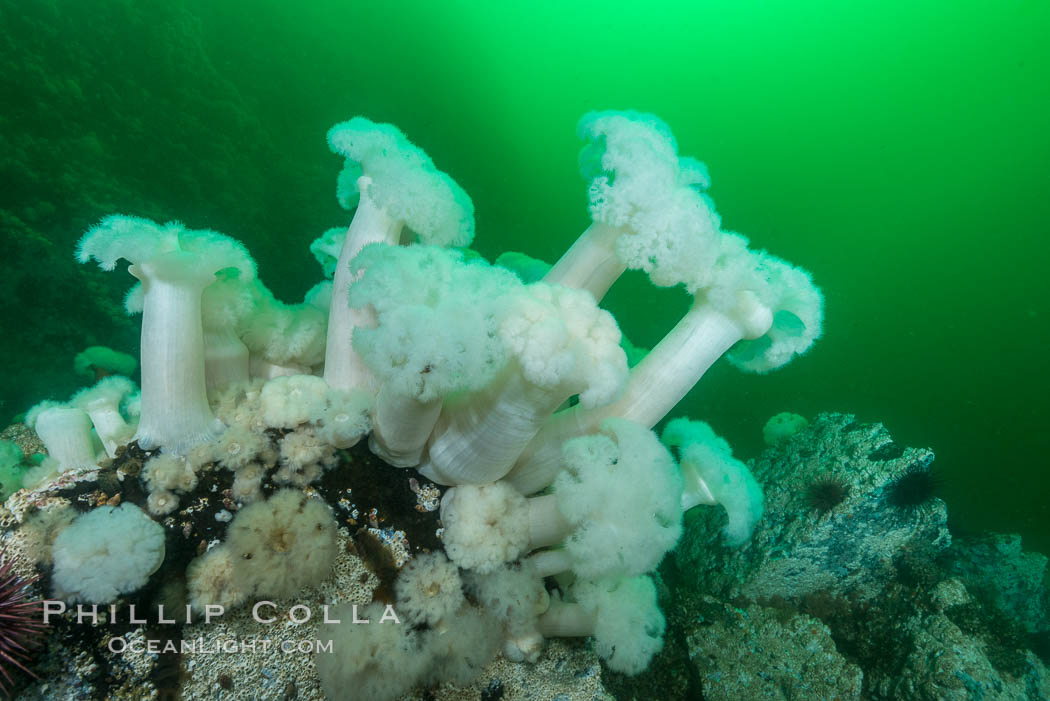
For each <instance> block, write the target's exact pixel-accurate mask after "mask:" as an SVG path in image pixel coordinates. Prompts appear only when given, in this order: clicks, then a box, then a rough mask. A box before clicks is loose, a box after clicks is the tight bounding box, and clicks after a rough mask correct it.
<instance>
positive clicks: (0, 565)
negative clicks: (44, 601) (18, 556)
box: [0, 548, 44, 695]
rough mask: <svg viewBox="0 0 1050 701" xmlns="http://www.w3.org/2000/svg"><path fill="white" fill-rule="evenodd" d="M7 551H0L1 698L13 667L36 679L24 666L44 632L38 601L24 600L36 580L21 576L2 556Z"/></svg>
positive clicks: (13, 669) (8, 683)
mask: <svg viewBox="0 0 1050 701" xmlns="http://www.w3.org/2000/svg"><path fill="white" fill-rule="evenodd" d="M6 551H7V549H6V548H4V549H3V550H0V692H2V693H3V694H4V695H7V694H8V693H9V690H10V685H11V684H13V683H14V678H13V677H12V674H11V673H12V672H14V671H15V669H16V668H17V669H20V670H22V671H23V672H25V673H26V674H28V675H29V676H31V677H33V678H37V676H36V675H35V674H33V672H31V671H30V670H29V668H28V667H27V666H26V665H27V664H28V663H29V655H30V651H31V650H32V649H33V648H34V647H37V646H38V645H39V644H40V642H41V639H42V637H43V633H44V621H43V619H42V616H41V611H42V608H41V602H40V601H39V600H29V599H27V598H26V589H28V587H29V585H30V584H32V583H33V582H35V581H36V580H37V577H32V578H30V579H23V578H22V577H20V576H19V575H18V574H17V573H16V572H15V571H14V570H13V569H12V568H11V561H10V560H9V559H8V558H7V557H5V555H6V554H7V553H6Z"/></svg>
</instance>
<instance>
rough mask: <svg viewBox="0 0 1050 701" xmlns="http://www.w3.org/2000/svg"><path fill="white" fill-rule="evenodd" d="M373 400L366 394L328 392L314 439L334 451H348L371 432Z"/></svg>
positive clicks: (360, 392) (355, 391)
mask: <svg viewBox="0 0 1050 701" xmlns="http://www.w3.org/2000/svg"><path fill="white" fill-rule="evenodd" d="M372 404H373V398H372V395H371V394H369V393H367V392H362V391H357V390H351V391H349V392H346V391H342V390H332V391H331V392H329V394H328V407H327V408H326V409H325V410H324V411H323V412H322V413H321V425H320V428H319V429H318V431H317V435H318V437H319V438H320V439H321V440H323V441H324V442H325V443H328V444H330V445H333V446H335V447H336V448H342V449H346V448H351V447H353V446H354V445H356V444H357V442H358V441H359V440H361V438H362V437H363V436H364V435H365V434H367V433H368V432H369V431H370V430H371V429H372V422H371V419H370V418H369V412H371V410H372Z"/></svg>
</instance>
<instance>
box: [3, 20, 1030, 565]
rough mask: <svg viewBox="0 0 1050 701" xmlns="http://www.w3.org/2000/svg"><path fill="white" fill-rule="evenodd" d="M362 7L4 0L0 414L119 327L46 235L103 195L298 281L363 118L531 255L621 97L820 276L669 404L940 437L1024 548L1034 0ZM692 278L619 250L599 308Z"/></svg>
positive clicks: (273, 277) (715, 416) (979, 511)
mask: <svg viewBox="0 0 1050 701" xmlns="http://www.w3.org/2000/svg"><path fill="white" fill-rule="evenodd" d="M385 6H386V4H383V3H378V4H377V3H368V4H366V3H347V2H334V1H327V2H313V3H310V4H309V7H306V8H303V7H299V6H298V5H296V6H293V4H292V3H287V2H274V1H271V2H252V3H248V2H221V1H220V2H188V3H160V2H141V3H121V2H115V1H110V2H95V1H91V2H78V3H69V2H67V3H54V2H43V1H41V0H33V1H29V2H18V3H15V2H12V1H11V0H6V1H5V2H2V3H0V8H2V10H0V12H2V14H0V20H3V21H2V22H0V26H3V27H6V28H7V29H4V30H2V31H3V37H4V41H3V43H0V50H2V54H0V55H2V56H3V59H4V61H5V63H6V65H7V66H8V67H9V69H8V70H7V71H6V72H5V77H4V78H2V79H0V84H2V85H3V86H4V93H5V95H4V98H3V103H4V105H5V108H4V114H5V116H4V119H3V122H2V123H3V130H2V134H3V139H4V141H3V142H2V143H3V146H4V149H3V151H0V153H2V157H3V159H4V160H3V162H2V170H0V175H2V177H3V181H4V183H5V190H6V191H5V192H4V193H0V211H5V212H7V213H8V215H9V216H5V218H4V219H3V220H0V225H2V226H3V233H4V236H5V238H4V246H5V250H8V251H9V258H8V259H7V261H6V263H5V267H7V268H8V271H7V272H8V274H7V275H6V276H5V281H4V283H3V285H4V287H3V288H2V289H3V292H4V294H5V298H6V300H7V302H8V303H9V306H8V307H7V308H5V309H4V310H3V312H2V313H3V320H4V327H5V339H6V340H5V341H4V345H5V346H7V347H6V348H5V350H4V353H3V359H4V362H5V364H6V366H7V368H8V373H6V375H5V377H4V378H3V380H2V391H0V398H3V399H4V402H5V403H4V405H3V408H4V410H5V413H8V414H14V413H16V412H18V411H21V410H24V408H25V407H26V406H28V405H29V404H32V403H33V402H35V401H36V400H37V399H39V398H41V397H40V396H39V395H40V392H41V391H42V390H45V389H54V390H55V392H56V394H62V393H63V392H67V391H68V390H69V389H71V388H73V387H75V386H76V381H75V378H71V377H69V373H68V372H66V371H65V368H63V367H61V364H62V363H68V360H67V359H68V358H69V357H71V354H72V353H74V352H76V351H77V350H79V349H80V348H81V347H83V346H84V345H87V344H88V343H95V342H98V343H105V342H107V341H110V340H112V339H114V338H116V339H119V341H120V342H121V343H124V344H125V345H126V344H129V343H130V344H133V343H134V338H135V333H134V329H133V327H132V326H131V325H129V324H127V323H125V324H123V325H122V324H121V323H119V322H117V321H113V320H112V319H111V318H110V316H111V315H108V313H103V312H105V310H103V312H100V311H98V309H97V307H98V306H99V305H100V304H101V305H103V306H104V305H110V306H112V305H114V304H116V302H117V301H118V300H119V294H120V292H119V290H120V288H121V287H122V286H126V285H125V284H124V283H125V282H126V281H121V282H120V283H119V284H118V283H115V282H112V281H109V280H108V279H106V278H105V276H104V274H101V273H95V272H93V271H81V270H80V269H77V268H75V266H73V265H72V263H71V262H70V261H69V260H68V259H69V257H70V256H71V251H72V244H73V242H74V241H75V240H76V237H77V236H78V235H79V234H80V233H81V232H82V231H83V229H84V228H85V227H86V226H87V225H89V224H90V223H91V222H92V221H93V220H95V219H97V218H98V217H99V216H101V215H102V214H105V213H107V212H109V211H111V210H113V209H116V210H124V211H127V212H128V213H135V214H143V215H146V216H153V217H155V218H162V219H163V218H176V217H177V218H181V219H183V220H184V221H186V223H187V224H188V225H189V226H192V227H205V226H208V227H214V228H216V229H219V230H221V231H223V232H225V233H228V234H230V235H232V236H235V237H238V238H240V239H242V240H244V241H245V242H246V243H247V244H248V246H249V248H250V249H251V250H252V251H253V253H254V254H255V255H256V257H257V258H258V260H259V264H260V275H261V277H262V278H263V279H264V280H265V281H266V283H267V285H269V286H270V287H271V288H272V289H273V290H274V291H275V292H276V293H277V294H279V295H283V296H284V297H285V298H286V299H289V300H295V299H298V298H300V297H301V295H302V293H303V292H304V291H305V290H306V289H308V288H309V287H310V286H311V285H312V284H313V283H314V282H315V281H316V280H317V279H318V278H319V272H318V269H317V268H316V265H315V264H314V262H313V261H312V259H311V258H310V256H309V253H308V251H307V249H306V246H307V244H308V243H309V242H310V240H312V239H313V238H314V237H315V236H316V235H318V234H319V233H320V232H321V231H323V230H324V229H325V228H328V227H330V226H335V225H339V224H344V223H346V222H347V221H348V216H347V215H346V213H344V212H341V211H340V210H339V209H338V208H337V207H336V205H335V200H334V187H335V186H334V181H335V175H336V173H337V172H338V168H339V166H340V162H339V160H338V159H337V158H335V157H334V156H332V155H331V154H329V153H328V150H327V148H326V146H325V144H324V139H323V136H324V132H325V130H326V129H327V128H328V127H329V126H330V125H331V124H333V123H334V122H336V121H340V120H343V119H346V118H348V117H350V116H352V115H355V114H364V115H366V116H368V117H370V118H372V119H374V120H377V121H390V122H394V123H396V124H397V125H399V126H400V127H401V128H402V129H403V130H404V131H405V133H406V134H408V135H409V137H410V138H412V139H413V140H414V141H415V142H417V143H418V144H419V145H420V146H421V147H423V148H424V149H426V151H427V152H428V153H429V154H430V155H431V156H432V157H433V159H434V161H435V162H436V163H437V164H438V166H439V167H440V168H442V169H443V170H446V171H447V172H448V173H450V174H451V175H452V176H453V177H454V178H455V179H456V180H457V181H458V182H459V183H460V184H461V185H462V186H463V187H464V188H465V189H466V190H467V192H468V193H469V194H470V195H471V196H472V198H473V200H474V204H475V207H476V209H477V226H478V236H477V240H476V244H475V247H476V248H477V249H478V250H479V251H481V252H482V253H483V254H485V255H486V256H488V257H490V258H491V257H494V256H495V255H497V254H498V253H499V252H502V251H504V250H520V251H524V252H526V253H529V254H531V255H534V256H538V257H542V258H546V259H548V260H552V259H554V258H556V257H557V256H558V255H559V253H560V252H561V251H562V250H564V249H565V248H566V247H567V246H568V245H569V244H570V243H571V241H572V240H573V238H574V237H575V236H576V235H577V234H578V233H579V232H580V231H582V230H583V229H584V228H585V226H586V225H587V223H588V219H587V215H586V211H585V207H584V203H585V200H584V183H583V181H582V180H581V179H580V178H579V176H578V174H577V171H576V153H577V150H578V142H577V139H576V137H575V133H574V126H575V123H576V120H577V119H578V117H579V116H580V115H581V114H582V113H583V112H585V111H587V110H590V109H609V108H616V109H625V108H634V109H639V110H645V111H651V112H654V113H656V114H658V115H660V116H661V117H663V119H665V120H666V121H667V122H668V123H669V124H670V125H671V126H672V128H673V129H674V131H675V134H676V136H677V138H678V141H679V145H680V150H681V152H683V153H685V154H689V155H693V156H696V157H698V158H700V159H702V160H704V161H705V162H706V163H707V164H708V166H709V168H710V172H711V175H712V180H713V187H712V189H711V194H712V195H713V197H714V199H715V201H716V203H717V205H718V209H719V211H720V213H721V214H722V217H723V221H724V224H725V226H726V227H727V228H729V229H734V230H738V231H740V232H742V233H745V234H747V235H748V236H750V237H751V239H752V241H753V243H754V244H755V245H756V246H758V247H764V248H768V249H769V250H770V251H772V252H774V253H776V254H777V255H779V256H782V257H784V258H786V259H788V260H790V261H792V262H793V263H795V264H797V265H800V266H802V267H805V268H807V269H809V270H810V271H812V273H813V275H814V278H815V280H816V281H817V283H818V284H819V285H820V286H821V287H822V288H823V291H824V294H825V296H826V300H827V302H826V327H825V336H824V338H823V339H822V340H821V341H819V342H818V344H817V345H816V347H815V348H814V349H813V350H812V351H811V352H810V353H809V354H808V355H807V356H805V357H803V358H801V359H799V360H796V361H795V362H794V363H792V364H791V365H790V366H788V367H787V368H785V369H782V370H781V371H779V372H776V373H774V374H771V375H768V376H760V377H755V376H745V375H742V374H740V373H738V372H736V371H735V370H733V369H732V368H730V367H728V366H726V365H723V364H719V365H718V366H716V367H715V368H714V369H713V370H712V371H711V372H710V373H708V375H707V376H706V377H705V378H704V379H703V380H702V382H701V383H700V384H699V385H698V386H697V387H696V388H695V389H694V391H693V392H692V393H691V394H690V395H689V396H688V398H687V399H686V400H685V402H683V405H682V406H680V407H679V410H678V412H676V413H678V414H683V413H685V414H689V415H691V416H693V417H695V418H701V419H704V420H707V421H709V422H711V423H712V424H713V425H714V427H715V428H716V429H717V430H718V431H719V432H720V433H722V434H724V435H725V436H726V438H728V439H729V440H730V441H731V442H732V443H733V445H734V446H735V448H736V450H737V453H738V455H741V456H743V457H751V456H754V455H755V454H756V453H757V452H758V451H759V450H761V447H762V445H761V427H762V425H763V423H764V422H765V420H766V419H767V418H768V417H769V416H770V415H772V414H774V413H777V412H779V411H784V410H790V411H794V412H797V413H801V414H803V415H813V414H814V413H816V412H820V411H829V410H834V411H844V412H852V413H856V414H857V415H858V416H859V418H860V419H861V420H864V421H883V422H884V423H886V424H887V426H888V427H889V429H890V430H891V432H892V433H893V434H894V436H895V437H896V438H897V440H898V441H899V442H901V443H904V444H908V445H915V446H930V447H932V448H933V449H934V450H935V451H936V453H937V455H938V459H937V464H938V466H939V467H940V469H941V470H942V471H943V474H944V475H945V477H946V478H947V482H946V486H945V495H944V496H945V498H946V499H947V500H948V503H949V508H950V512H951V514H952V518H953V520H954V521H955V525H956V526H957V527H959V528H964V529H982V528H989V529H994V530H998V531H1013V532H1020V533H1022V534H1023V535H1024V537H1025V539H1026V541H1027V543H1028V545H1029V547H1035V548H1038V549H1042V550H1043V551H1048V550H1050V507H1048V506H1047V503H1046V502H1047V498H1046V495H1047V493H1048V492H1050V490H1048V486H1050V473H1048V469H1050V464H1048V462H1050V461H1048V459H1047V455H1048V451H1050V438H1048V431H1047V428H1046V427H1047V425H1048V423H1050V406H1048V402H1047V391H1048V389H1050V369H1048V363H1047V349H1048V348H1050V333H1048V319H1050V316H1048V314H1050V295H1048V294H1047V292H1046V283H1045V275H1046V269H1047V263H1048V262H1050V243H1048V239H1047V235H1048V233H1050V231H1048V229H1050V227H1048V225H1047V222H1048V221H1050V198H1048V197H1047V194H1046V183H1047V168H1046V165H1047V159H1048V156H1050V131H1048V130H1047V128H1046V115H1047V109H1048V107H1050V51H1047V49H1046V48H1045V37H1046V36H1047V31H1048V29H1050V9H1048V8H1050V6H1048V5H1047V4H1046V3H1043V2H1035V1H1034V0H1032V1H1024V2H1012V1H1002V0H1000V1H997V2H990V1H989V2H966V1H962V2H960V1H951V2H949V1H940V2H920V3H915V2H903V1H898V0H893V1H889V2H880V3H850V4H849V6H848V7H844V6H840V4H838V3H823V2H791V3H788V2H741V1H733V2H731V1H729V0H723V1H721V2H702V3H697V2H689V3H685V2H682V3H610V2H607V3H597V2H572V3H565V2H557V3H556V2H542V3H528V4H525V3H513V4H512V3H481V2H474V3H466V2H458V3H456V2H452V3H448V2H445V3H429V2H402V3H398V4H397V7H396V9H381V8H383V7H385ZM41 28H46V29H47V31H38V30H40V29H41ZM1041 42H1042V45H1041ZM27 57H29V58H27ZM10 67H17V70H15V71H14V72H13V73H12V71H11V70H10ZM27 135H28V136H27ZM30 137H31V138H30ZM70 162H75V163H77V164H80V165H78V166H77V167H75V168H74V167H72V166H69V165H68V163H70ZM83 164H90V165H83ZM99 174H105V177H106V178H107V181H106V182H105V183H100V182H99ZM12 217H15V218H16V219H12ZM13 222H14V223H13ZM27 241H29V242H27ZM49 259H50V260H55V261H57V262H56V263H55V267H54V269H53V270H54V271H55V272H54V273H46V272H43V271H40V270H39V269H38V266H39V265H40V264H41V263H43V265H44V266H46V265H47V261H48V260H49ZM27 271H28V272H27ZM49 275H53V276H58V277H59V278H61V279H60V280H59V281H58V282H57V283H55V282H52V281H51V279H52V278H51V277H49ZM63 275H68V276H80V277H68V278H63V277H62V276H63ZM13 280H14V281H15V282H12V281H13ZM85 285H87V286H88V287H85ZM85 297H88V298H89V299H87V300H85ZM96 298H99V299H102V298H104V299H105V301H104V302H99V303H97V304H96V303H95V302H94V301H93V300H95V299H96ZM687 301H688V300H687V299H686V298H685V296H684V293H680V292H678V291H676V290H657V289H654V288H652V287H651V286H649V285H648V284H647V283H646V282H645V281H644V279H642V278H640V277H638V276H635V277H632V276H626V277H625V279H623V280H621V281H620V282H619V283H618V284H617V285H616V287H614V289H613V291H612V293H611V294H610V296H609V297H608V298H607V306H608V307H609V308H610V309H612V310H613V311H614V313H615V314H616V316H617V318H618V319H619V320H620V322H621V325H622V327H623V329H624V330H625V331H626V332H627V334H628V335H629V336H630V337H631V338H632V339H633V340H634V341H635V343H637V344H640V345H651V344H654V343H655V342H656V341H657V340H658V339H659V338H660V336H661V335H662V334H663V333H664V332H665V331H666V330H667V329H669V328H670V327H671V326H672V325H673V323H674V322H675V321H676V319H677V317H678V315H679V314H681V312H682V311H683V309H684V307H685V305H686V304H687ZM11 302H15V304H13V305H11V304H10V303H11ZM110 311H111V310H110ZM96 318H97V319H98V321H97V323H96V322H94V321H92V320H93V319H96ZM114 345H119V344H118V343H116V342H114ZM36 378H44V379H36ZM42 383H43V384H44V386H43V387H42V386H41V384H42Z"/></svg>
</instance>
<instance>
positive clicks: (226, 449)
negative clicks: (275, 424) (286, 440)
mask: <svg viewBox="0 0 1050 701" xmlns="http://www.w3.org/2000/svg"><path fill="white" fill-rule="evenodd" d="M269 451H271V448H270V439H269V438H268V437H267V436H266V435H265V434H263V433H260V432H257V431H252V430H251V429H248V428H246V427H244V426H242V425H233V426H230V428H228V429H227V430H226V432H225V433H224V434H222V435H221V436H219V438H218V440H217V441H216V442H215V457H216V461H217V462H218V463H219V464H220V465H222V466H223V467H225V468H227V469H229V470H233V471H235V472H236V471H237V470H240V469H241V468H243V467H245V466H246V465H249V464H251V463H253V462H255V461H257V460H259V459H260V457H262V456H263V454H264V453H266V452H269Z"/></svg>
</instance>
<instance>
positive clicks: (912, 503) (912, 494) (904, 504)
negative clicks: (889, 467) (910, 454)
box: [888, 467, 944, 511]
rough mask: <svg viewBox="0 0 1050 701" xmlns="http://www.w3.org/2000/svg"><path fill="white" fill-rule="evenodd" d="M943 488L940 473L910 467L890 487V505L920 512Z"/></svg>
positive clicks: (927, 468)
mask: <svg viewBox="0 0 1050 701" xmlns="http://www.w3.org/2000/svg"><path fill="white" fill-rule="evenodd" d="M943 488H944V477H943V475H942V474H941V473H940V471H938V470H936V469H934V468H930V467H912V468H911V469H910V470H909V471H908V472H906V473H905V474H904V475H902V476H901V477H899V478H898V479H897V480H896V481H895V482H894V483H893V484H891V485H890V488H889V492H888V499H889V502H890V504H892V505H893V506H895V507H897V508H898V509H902V510H904V511H922V510H923V509H926V508H927V507H928V506H929V505H930V504H931V503H932V502H933V500H934V499H936V498H938V497H939V496H940V494H941V491H942V490H943Z"/></svg>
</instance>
